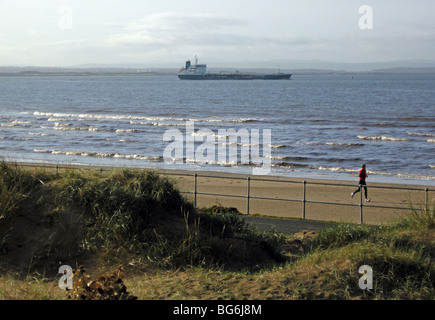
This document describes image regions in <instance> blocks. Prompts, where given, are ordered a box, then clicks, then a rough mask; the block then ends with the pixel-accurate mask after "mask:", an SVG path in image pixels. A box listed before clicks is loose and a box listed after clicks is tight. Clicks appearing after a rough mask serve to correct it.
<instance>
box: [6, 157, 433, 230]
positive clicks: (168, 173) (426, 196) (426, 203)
mask: <svg viewBox="0 0 435 320" xmlns="http://www.w3.org/2000/svg"><path fill="white" fill-rule="evenodd" d="M15 165H16V166H17V164H15ZM19 166H29V167H35V166H38V167H48V168H52V169H53V168H55V169H56V170H59V169H89V170H95V169H96V168H95V167H77V166H59V165H35V164H26V163H20V164H19ZM134 169H138V168H134ZM99 170H101V171H103V170H113V168H108V167H101V168H100V169H99ZM156 173H158V174H160V175H165V176H182V177H193V179H194V181H193V186H191V187H192V189H193V190H180V192H181V193H183V194H191V195H193V202H194V206H195V208H196V207H197V204H198V196H199V195H202V196H214V197H226V198H240V199H246V215H249V214H250V205H251V201H252V200H267V201H281V202H296V203H301V218H302V219H306V210H307V204H321V205H336V206H349V207H359V208H360V210H359V214H360V216H359V223H360V224H363V223H364V208H380V209H397V210H409V209H410V207H409V206H408V207H403V206H390V205H373V204H364V201H363V189H362V188H360V192H359V196H360V197H359V203H347V202H330V201H319V200H307V186H308V185H320V186H330V187H357V186H358V185H355V184H337V183H330V182H326V181H325V182H317V181H306V180H303V181H296V180H291V179H282V180H280V179H273V178H267V179H266V178H257V177H250V176H248V177H243V176H225V175H209V174H198V173H187V172H184V173H183V172H171V171H161V172H160V171H156ZM198 178H209V179H230V180H241V181H246V193H245V194H228V193H215V192H201V191H198V186H199V184H198ZM253 181H263V182H274V183H282V184H299V185H301V187H300V188H301V190H302V197H301V198H299V199H296V198H282V197H264V196H253V195H251V182H253ZM359 187H361V185H360V186H359ZM367 188H370V189H391V190H401V191H417V192H424V208H414V210H427V209H428V208H429V192H435V189H432V188H428V187H417V186H416V187H400V186H380V185H371V186H368V187H367Z"/></svg>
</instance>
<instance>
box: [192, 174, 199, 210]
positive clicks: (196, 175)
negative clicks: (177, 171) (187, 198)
mask: <svg viewBox="0 0 435 320" xmlns="http://www.w3.org/2000/svg"><path fill="white" fill-rule="evenodd" d="M197 177H198V174H196V173H195V180H194V200H193V203H194V205H195V209H196V180H197Z"/></svg>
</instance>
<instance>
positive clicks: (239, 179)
mask: <svg viewBox="0 0 435 320" xmlns="http://www.w3.org/2000/svg"><path fill="white" fill-rule="evenodd" d="M18 165H19V166H20V167H23V168H28V169H43V170H50V169H51V170H53V169H54V170H70V169H82V170H88V169H96V170H100V169H101V170H105V171H106V170H112V169H120V168H118V167H117V168H111V167H90V166H71V165H58V166H57V167H56V165H48V164H44V165H41V164H28V163H26V164H24V163H20V164H18ZM156 171H157V172H159V173H161V174H164V175H167V176H168V178H169V179H170V180H171V181H173V183H174V184H175V185H176V186H177V187H178V189H179V190H180V191H182V192H185V196H186V197H187V198H189V199H191V200H192V202H194V201H195V195H194V192H195V172H193V171H185V170H156ZM196 173H197V177H196V193H197V194H196V204H197V207H198V208H203V207H211V206H214V205H218V206H225V207H232V208H237V209H238V210H239V212H241V213H242V214H247V213H248V212H249V214H250V215H263V216H271V217H279V218H296V219H302V218H305V219H309V220H319V221H334V222H350V223H360V222H361V206H360V200H361V199H360V195H361V193H357V194H356V195H355V196H354V197H353V198H351V193H352V192H353V191H355V189H356V188H357V183H350V182H348V181H332V180H314V179H300V178H288V177H273V176H252V175H243V174H232V173H224V172H213V171H201V172H196ZM248 178H249V179H248ZM304 181H305V183H304ZM248 185H249V201H248ZM426 189H428V191H427V192H426ZM304 190H305V191H304ZM304 194H305V206H304ZM224 195H225V196H224ZM362 196H363V197H362V200H363V201H362V203H363V207H362V211H363V213H362V221H363V223H365V224H376V225H379V224H385V223H390V222H394V221H397V220H398V219H400V218H401V217H402V216H403V215H405V214H407V212H409V208H410V207H411V204H412V206H414V207H415V208H424V206H425V203H426V198H427V200H428V203H429V204H433V203H434V201H435V188H433V187H429V186H428V187H425V186H414V185H398V184H381V183H370V182H369V181H368V197H369V199H370V202H365V201H364V193H363V194H362ZM266 198H267V199H266ZM269 198H272V199H273V200H272V199H269ZM393 207H394V208H393Z"/></svg>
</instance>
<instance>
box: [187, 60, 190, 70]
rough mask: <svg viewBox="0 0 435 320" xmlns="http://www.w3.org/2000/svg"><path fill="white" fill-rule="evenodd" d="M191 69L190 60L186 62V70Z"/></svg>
mask: <svg viewBox="0 0 435 320" xmlns="http://www.w3.org/2000/svg"><path fill="white" fill-rule="evenodd" d="M189 68H190V60H187V61H186V69H189Z"/></svg>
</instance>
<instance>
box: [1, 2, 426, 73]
mask: <svg viewBox="0 0 435 320" xmlns="http://www.w3.org/2000/svg"><path fill="white" fill-rule="evenodd" d="M362 6H365V7H363V8H361V7H362ZM367 7H368V8H369V9H370V10H368V9H367ZM364 8H366V10H362V11H360V9H364ZM434 15H435V1H433V0H414V1H410V0H359V1H358V0H357V1H355V0H219V1H216V0H158V1H154V0H122V1H121V0H118V1H113V0H105V1H102V0H74V1H73V0H60V1H58V0H38V1H35V0H0V65H1V66H28V65H33V66H75V65H81V64H96V65H100V64H110V65H113V64H115V65H138V66H149V67H176V66H177V67H178V66H181V65H183V64H184V61H185V60H187V59H193V58H194V56H195V55H197V56H198V57H199V60H200V62H203V63H207V64H208V65H209V66H211V65H212V64H214V65H215V66H221V65H228V66H230V65H236V64H240V65H241V66H249V65H252V66H254V65H256V63H259V62H266V63H267V62H272V61H274V62H277V61H279V62H281V63H282V65H281V67H283V68H285V67H291V64H292V63H293V62H294V61H307V60H324V61H332V62H346V63H367V62H378V61H381V62H382V61H394V60H408V59H421V60H434V59H435V58H434V57H435V19H433V17H434ZM286 64H287V65H286ZM273 67H275V66H273Z"/></svg>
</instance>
